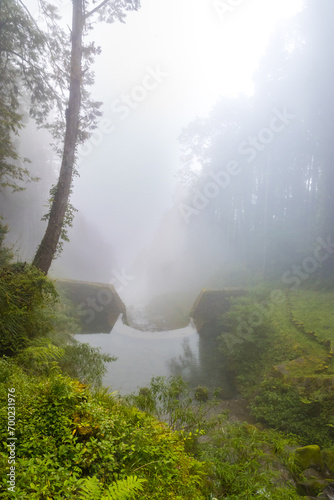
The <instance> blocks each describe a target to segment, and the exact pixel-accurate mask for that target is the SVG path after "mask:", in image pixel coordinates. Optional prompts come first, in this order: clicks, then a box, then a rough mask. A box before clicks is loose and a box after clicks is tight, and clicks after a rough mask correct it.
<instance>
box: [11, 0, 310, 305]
mask: <svg viewBox="0 0 334 500" xmlns="http://www.w3.org/2000/svg"><path fill="white" fill-rule="evenodd" d="M238 3H239V5H237V6H236V4H238ZM26 4H27V5H28V6H29V8H30V10H31V12H32V13H33V15H34V16H35V17H36V19H37V18H38V8H37V6H36V3H35V2H34V1H32V0H29V1H27V2H26ZM223 4H225V5H229V2H228V1H226V2H222V1H221V2H219V1H213V0H206V1H203V0H202V1H200V0H197V1H194V0H181V1H180V0H170V1H169V2H165V1H163V0H142V7H141V9H140V10H139V11H138V12H133V13H130V14H129V15H128V17H127V21H126V24H119V23H116V24H113V25H104V24H99V25H98V26H96V28H95V30H94V31H93V32H92V35H91V36H92V37H93V38H94V40H95V41H96V43H97V44H98V45H100V46H101V47H102V54H101V55H100V56H98V57H97V58H96V61H95V65H94V69H95V85H94V87H93V95H94V97H95V98H96V99H97V100H100V101H103V103H104V104H103V108H102V109H103V119H102V120H101V124H100V127H99V128H98V130H97V131H96V133H95V134H94V135H93V137H92V138H91V139H90V140H89V141H88V143H87V144H86V145H85V146H84V147H83V149H82V150H81V153H80V155H79V156H80V161H79V172H80V177H77V178H75V181H74V191H73V196H72V199H71V201H72V203H73V205H74V206H75V207H76V208H77V209H78V214H77V216H76V218H75V221H74V227H73V229H72V230H71V231H70V239H71V242H70V243H68V244H65V246H64V251H63V253H62V255H61V257H60V258H59V259H58V260H56V261H55V262H54V264H53V266H52V269H51V272H50V274H51V275H53V276H62V277H67V278H75V279H84V280H92V281H104V282H110V281H114V283H115V285H116V288H117V287H118V288H119V289H122V293H124V294H125V293H126V288H127V289H128V290H129V289H130V288H131V287H128V286H127V285H128V283H129V282H130V281H132V282H134V281H135V280H134V277H136V278H138V281H139V278H140V277H141V278H143V277H144V276H145V272H146V271H145V270H146V269H147V266H148V265H149V267H150V268H151V270H152V268H154V266H155V267H156V268H157V269H158V268H159V272H158V273H157V275H156V277H155V278H154V279H153V281H152V280H151V281H152V282H155V283H156V286H155V292H163V291H166V290H167V291H168V289H169V288H170V287H171V285H169V284H168V279H169V277H170V271H169V270H170V266H172V267H174V271H173V272H174V274H175V275H176V276H177V278H178V280H179V284H180V287H181V288H182V284H183V278H184V279H186V278H187V277H188V278H189V273H191V270H189V269H192V268H191V267H190V268H189V269H188V271H187V273H188V274H187V273H186V274H185V276H184V277H183V275H182V268H183V264H184V259H186V260H189V258H188V257H187V255H188V254H185V253H184V252H185V245H186V242H185V239H186V236H185V226H184V221H182V219H180V214H179V212H178V210H177V209H176V208H175V207H176V206H177V202H179V201H180V199H181V198H182V197H183V196H184V183H183V184H182V182H181V177H180V171H181V172H182V171H183V172H184V165H185V164H186V163H187V161H188V166H189V165H190V171H192V172H195V173H196V169H198V172H201V169H202V166H201V164H200V163H199V162H198V161H197V160H196V159H195V160H194V158H192V159H190V160H189V159H187V155H185V154H184V149H183V151H181V147H180V142H179V137H180V135H181V133H182V131H183V130H184V129H185V128H186V127H187V126H188V125H189V124H190V123H192V122H193V121H194V120H195V119H196V117H199V118H200V119H203V120H205V119H208V117H209V116H210V112H211V110H212V108H213V107H214V105H215V104H216V103H217V102H218V101H219V99H220V98H222V97H223V98H224V97H226V98H234V99H235V98H238V99H240V96H242V95H244V96H245V98H251V97H252V95H253V93H254V86H255V83H254V75H255V74H256V71H257V70H258V68H259V64H260V61H261V58H262V57H263V56H264V55H265V53H266V49H267V46H268V43H269V41H270V37H271V36H272V34H273V32H274V30H275V29H277V28H278V27H279V26H283V25H284V23H285V22H288V21H289V19H292V18H293V16H295V15H296V13H297V12H299V11H300V9H301V6H302V2H301V1H299V0H277V1H276V0H271V1H268V0H247V1H246V0H245V1H240V2H232V1H231V2H230V4H234V5H235V7H233V6H231V5H230V7H229V11H228V12H225V13H224V12H223V10H222V5H223ZM58 5H59V8H60V12H61V13H62V14H63V15H64V23H66V24H70V19H69V14H70V3H69V2H68V1H65V0H64V1H60V2H59V4H58ZM291 50H292V49H291ZM148 75H150V76H148ZM152 75H158V76H156V77H154V76H152ZM145 86H146V88H145ZM148 87H149V89H148ZM153 87H154V88H153ZM129 96H130V101H128V100H127V99H128V98H129ZM127 103H128V104H127ZM129 103H130V104H129ZM121 106H122V107H121ZM255 118H256V117H255ZM256 130H257V128H256V127H255V131H256ZM19 146H20V148H21V150H22V151H23V154H24V156H28V157H31V159H32V161H33V162H32V168H33V169H34V170H35V171H36V174H37V175H39V176H40V177H41V181H40V183H38V184H35V183H34V184H32V185H30V186H28V189H27V191H26V192H25V193H24V194H23V195H22V194H17V195H16V194H12V193H10V194H8V193H7V194H6V195H5V210H4V215H5V219H6V220H7V222H9V224H10V225H11V227H12V232H11V234H10V238H11V241H12V242H15V243H16V248H17V254H18V256H19V258H21V259H22V260H29V259H31V257H32V256H33V254H34V251H35V249H36V246H37V244H38V243H39V241H40V238H41V236H42V234H43V231H44V224H43V223H40V217H41V215H43V213H44V212H45V211H46V208H43V203H41V200H44V204H46V202H47V198H48V190H49V188H50V186H51V184H52V182H55V179H56V172H57V168H58V164H59V162H58V159H57V158H55V157H54V155H53V153H52V152H51V149H50V147H49V146H48V137H47V134H46V133H45V132H43V131H39V132H37V131H36V130H35V129H34V126H33V124H28V126H27V128H26V129H25V131H24V132H23V133H22V137H21V140H20V142H19ZM190 156H191V155H190ZM189 158H190V157H189ZM180 169H181V170H180ZM188 170H189V169H188ZM9 197H10V200H11V201H10V203H9V201H8V200H9ZM43 210H44V212H43ZM203 239H205V233H203ZM226 256H227V254H226ZM209 260H210V259H209ZM211 262H212V261H211ZM175 263H176V264H175ZM214 264H216V263H214V262H212V270H211V271H212V272H214ZM175 266H176V267H175ZM194 266H195V267H197V269H198V267H199V266H198V262H197V261H196V262H194ZM198 272H199V275H200V274H201V269H198ZM180 273H181V274H180ZM203 273H204V276H207V275H208V273H209V274H210V269H209V270H208V269H205V271H204V270H203ZM153 274H154V273H153ZM125 275H127V276H128V278H124V276H125ZM119 276H121V277H122V276H123V278H122V279H123V281H124V283H123V282H122V279H120V278H119ZM130 277H131V279H130ZM164 281H165V283H167V285H166V286H165V285H164ZM204 281H205V279H204V277H203V280H202V278H199V279H198V280H197V281H196V283H195V284H194V285H196V286H198V285H199V284H201V283H202V282H204ZM125 282H126V285H125ZM158 282H159V285H158ZM132 285H133V283H132ZM132 285H131V286H132ZM134 289H135V292H134V295H136V294H138V293H143V290H144V288H143V284H142V283H141V284H140V285H139V284H138V283H137V288H136V287H134ZM122 293H121V294H122Z"/></svg>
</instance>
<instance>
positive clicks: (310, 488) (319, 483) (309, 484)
mask: <svg viewBox="0 0 334 500" xmlns="http://www.w3.org/2000/svg"><path fill="white" fill-rule="evenodd" d="M327 485H328V481H326V479H309V480H306V481H300V482H299V483H298V484H297V492H298V494H299V495H310V496H311V497H312V496H316V495H318V494H319V493H321V492H322V491H323V490H324V489H325V488H326V486H327ZM325 498H326V497H325Z"/></svg>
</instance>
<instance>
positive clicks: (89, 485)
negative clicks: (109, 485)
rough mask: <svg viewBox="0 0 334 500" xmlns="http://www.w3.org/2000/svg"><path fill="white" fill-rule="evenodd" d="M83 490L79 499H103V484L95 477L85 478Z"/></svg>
mask: <svg viewBox="0 0 334 500" xmlns="http://www.w3.org/2000/svg"><path fill="white" fill-rule="evenodd" d="M81 488H82V491H80V493H79V500H100V499H101V486H100V483H99V481H98V479H97V478H96V477H95V476H94V477H87V478H86V479H84V481H83V484H82V486H81Z"/></svg>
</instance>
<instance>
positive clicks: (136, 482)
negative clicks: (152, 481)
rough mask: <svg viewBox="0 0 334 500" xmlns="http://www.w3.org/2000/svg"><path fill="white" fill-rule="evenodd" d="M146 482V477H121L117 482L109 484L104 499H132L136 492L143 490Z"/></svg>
mask: <svg viewBox="0 0 334 500" xmlns="http://www.w3.org/2000/svg"><path fill="white" fill-rule="evenodd" d="M145 482H146V479H139V478H138V477H137V476H128V477H127V478H125V479H119V480H118V481H116V483H114V484H112V485H111V486H109V488H108V491H107V492H106V493H104V495H103V497H102V500H131V499H133V495H134V494H135V493H137V492H138V491H143V484H144V483H145Z"/></svg>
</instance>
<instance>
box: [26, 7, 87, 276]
mask: <svg viewBox="0 0 334 500" xmlns="http://www.w3.org/2000/svg"><path fill="white" fill-rule="evenodd" d="M72 1H73V14H72V48H71V74H70V91H69V100H68V108H67V112H66V129H65V139H64V149H63V157H62V163H61V169H60V173H59V179H58V184H57V189H56V192H55V196H54V199H53V202H52V206H51V211H50V216H49V221H48V225H47V228H46V231H45V234H44V237H43V239H42V241H41V244H40V245H39V247H38V249H37V252H36V255H35V258H34V260H33V265H34V266H36V267H37V268H38V269H40V270H41V271H43V272H44V273H45V274H47V273H48V271H49V268H50V266H51V262H52V260H53V258H54V255H55V253H56V249H57V245H58V241H59V238H60V235H61V231H62V225H63V221H64V217H65V213H66V208H67V204H68V201H69V196H70V191H71V183H72V177H73V169H74V162H75V150H76V146H77V138H78V129H79V114H80V104H81V81H82V70H81V59H82V33H83V25H84V15H83V0H72Z"/></svg>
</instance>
